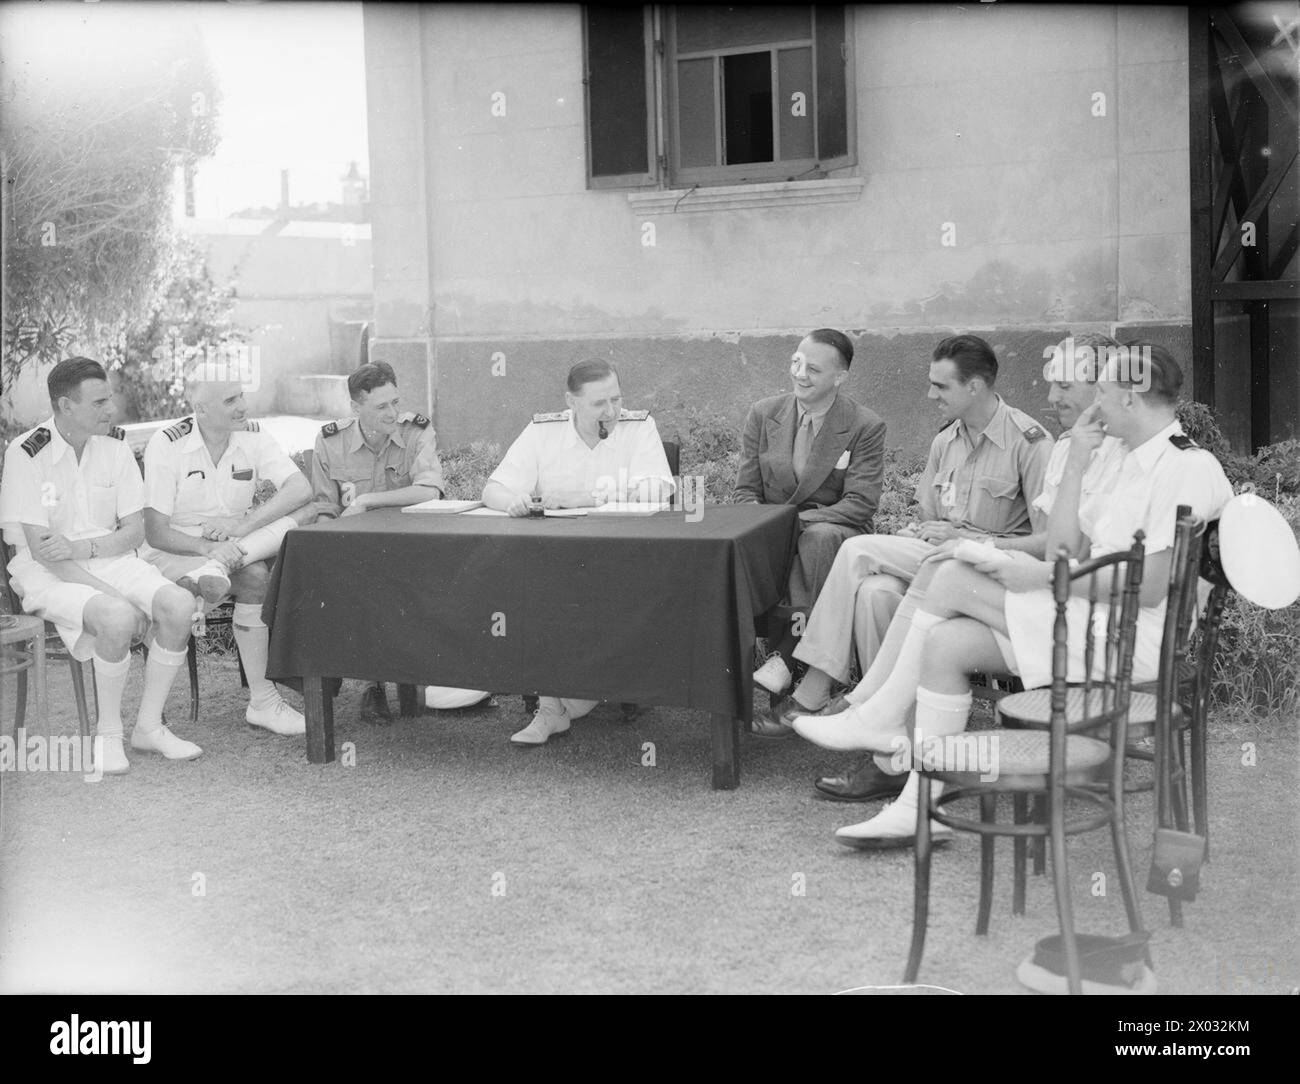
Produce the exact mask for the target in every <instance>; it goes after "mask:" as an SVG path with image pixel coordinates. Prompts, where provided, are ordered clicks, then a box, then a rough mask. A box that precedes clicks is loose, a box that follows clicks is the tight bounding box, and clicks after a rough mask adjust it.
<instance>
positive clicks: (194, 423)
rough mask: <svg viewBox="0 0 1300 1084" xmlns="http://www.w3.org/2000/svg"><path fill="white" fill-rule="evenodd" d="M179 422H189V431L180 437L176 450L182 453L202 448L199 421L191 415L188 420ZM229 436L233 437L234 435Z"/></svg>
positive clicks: (183, 419) (184, 419)
mask: <svg viewBox="0 0 1300 1084" xmlns="http://www.w3.org/2000/svg"><path fill="white" fill-rule="evenodd" d="M181 421H182V422H185V421H189V422H190V431H189V432H188V433H186V434H185V435H184V436H183V437H181V439H180V443H179V444H178V445H177V446H176V447H177V450H178V451H182V452H197V451H198V450H199V448H201V447H202V446H203V434H202V433H200V432H199V419H198V418H196V417H195V416H194V415H193V414H191V415H190V416H189V418H182V419H181ZM231 435H232V436H233V435H234V434H231Z"/></svg>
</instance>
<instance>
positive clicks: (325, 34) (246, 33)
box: [0, 0, 369, 218]
mask: <svg viewBox="0 0 1300 1084" xmlns="http://www.w3.org/2000/svg"><path fill="white" fill-rule="evenodd" d="M160 9H163V10H165V12H166V18H164V17H162V10H160ZM169 18H170V19H186V20H190V21H192V22H193V24H194V25H196V26H197V27H198V29H199V31H200V33H201V34H202V35H203V38H204V40H205V42H206V44H207V47H208V53H209V57H210V59H211V62H212V66H213V69H214V71H215V72H216V75H217V78H218V79H219V81H220V83H221V90H222V102H221V106H220V117H219V123H220V131H221V143H220V145H219V147H218V149H217V151H216V154H215V155H214V156H213V157H212V158H210V159H207V160H205V161H204V162H203V163H202V164H201V165H200V166H199V169H198V174H197V180H196V197H197V206H196V213H197V215H198V216H199V217H201V218H208V217H212V218H223V217H226V216H228V215H230V214H231V213H232V212H235V211H238V210H241V209H243V208H245V207H250V206H254V207H256V206H275V205H276V204H278V203H279V199H280V170H281V169H288V170H289V172H290V200H291V202H293V203H314V202H327V201H331V200H332V201H338V200H339V197H340V178H341V177H342V175H343V174H344V173H345V172H346V171H347V168H348V163H349V161H351V160H355V161H356V162H357V163H358V166H359V168H360V170H361V172H362V174H363V175H365V176H368V175H369V169H368V167H367V161H366V159H367V153H366V93H365V68H364V61H363V37H362V29H361V5H360V4H359V3H283V2H282V3H247V2H240V3H229V2H222V0H207V2H201V3H199V2H192V0H191V2H184V3H181V2H166V3H154V2H150V3H142V2H132V0H100V2H98V3H93V4H91V3H86V4H82V3H75V2H73V3H68V2H58V3H44V4H36V3H30V2H29V3H4V4H0V59H3V57H4V54H5V46H6V42H7V43H8V44H9V45H10V47H11V48H10V49H9V56H10V57H16V56H18V55H19V54H21V56H22V63H21V64H20V65H18V67H19V68H20V69H21V71H20V72H19V74H20V75H21V76H22V77H23V78H24V79H29V80H32V81H33V82H36V83H39V82H41V81H45V82H57V81H58V80H59V78H60V74H61V73H65V72H66V71H67V67H66V66H67V65H68V64H69V62H73V63H77V64H78V65H80V66H82V68H83V70H84V69H90V68H96V66H99V67H102V68H103V70H104V72H105V77H106V78H110V79H111V78H114V77H115V76H116V75H117V74H119V72H120V70H119V69H114V68H113V67H112V64H113V60H112V58H113V56H114V44H115V43H116V42H124V41H126V40H132V41H138V40H139V39H140V38H141V37H144V38H145V39H146V40H147V39H148V38H149V37H150V36H157V37H158V39H159V42H160V45H159V48H162V45H161V41H162V38H161V34H160V24H161V23H163V22H165V21H167V19H169ZM73 42H75V43H76V44H75V46H74V45H73V44H72V43H73ZM18 43H21V48H17V47H15V46H16V45H17V44H18ZM95 46H98V47H99V48H98V49H96V48H95ZM15 70H16V69H14V68H13V67H12V66H11V70H10V71H9V72H6V73H5V74H6V76H11V75H12V74H13V73H14V71H15ZM124 74H125V73H124ZM6 85H7V83H6Z"/></svg>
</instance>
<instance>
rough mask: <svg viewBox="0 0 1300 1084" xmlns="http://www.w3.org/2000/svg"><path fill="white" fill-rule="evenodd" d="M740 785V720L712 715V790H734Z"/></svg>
mask: <svg viewBox="0 0 1300 1084" xmlns="http://www.w3.org/2000/svg"><path fill="white" fill-rule="evenodd" d="M739 785H740V720H739V719H737V718H734V717H732V716H731V715H727V714H723V713H720V712H714V713H713V789H714V790H735V789H736V788H737V787H738V786H739Z"/></svg>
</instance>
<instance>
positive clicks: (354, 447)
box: [348, 417, 406, 455]
mask: <svg viewBox="0 0 1300 1084" xmlns="http://www.w3.org/2000/svg"><path fill="white" fill-rule="evenodd" d="M390 440H391V441H392V442H393V443H394V444H396V445H397V446H398V447H399V448H405V447H406V445H405V444H404V443H403V441H402V427H401V424H400V423H398V426H397V428H396V429H394V430H393V431H392V432H391V433H390V434H389V435H388V439H387V440H385V441H384V443H383V444H381V445H380V446H379V451H378V452H376V453H375V454H376V455H382V454H383V452H384V449H385V448H387V447H388V441H390ZM363 445H365V446H366V447H369V445H366V438H365V437H363V436H362V435H361V419H360V418H356V417H354V418H353V419H352V425H351V426H349V434H348V451H349V452H359V451H360V450H361V448H362V446H363Z"/></svg>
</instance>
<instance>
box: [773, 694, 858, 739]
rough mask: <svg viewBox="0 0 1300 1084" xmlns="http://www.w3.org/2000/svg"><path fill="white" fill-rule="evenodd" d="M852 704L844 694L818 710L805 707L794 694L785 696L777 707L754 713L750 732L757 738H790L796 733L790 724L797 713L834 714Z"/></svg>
mask: <svg viewBox="0 0 1300 1084" xmlns="http://www.w3.org/2000/svg"><path fill="white" fill-rule="evenodd" d="M850 706H851V705H850V704H849V702H848V701H847V700H845V699H844V697H842V696H837V697H836V698H835V699H834V700H832V701H831V702H830V703H829V704H827V705H826V706H825V707H824V708H818V709H817V710H816V711H813V710H810V709H808V708H805V707H804V706H803V705H802V704H800V703H799V701H797V700H796V699H795V698H794V697H793V696H787V697H784V698H783V699H782V700H781V702H780V703H779V704H778V705H777V706H776V707H771V706H769V707H766V708H763V709H762V710H761V711H756V712H755V713H754V722H753V724H752V725H751V726H750V728H749V730H750V733H751V734H753V735H754V736H755V737H756V738H788V737H790V736H791V735H793V734H794V727H793V726H791V725H790V723H791V720H792V719H794V717H795V716H796V715H834V714H836V713H837V712H841V711H846V710H847V709H848V708H849V707H850Z"/></svg>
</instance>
